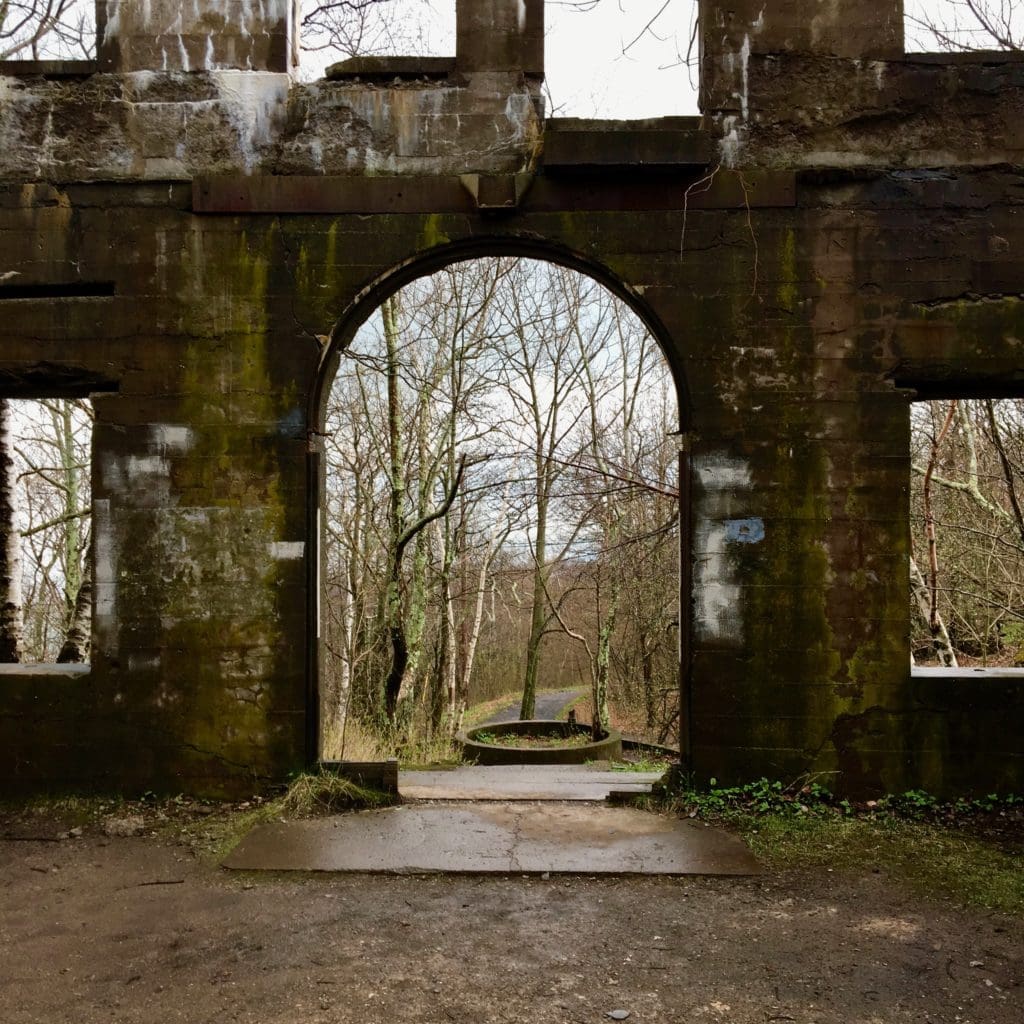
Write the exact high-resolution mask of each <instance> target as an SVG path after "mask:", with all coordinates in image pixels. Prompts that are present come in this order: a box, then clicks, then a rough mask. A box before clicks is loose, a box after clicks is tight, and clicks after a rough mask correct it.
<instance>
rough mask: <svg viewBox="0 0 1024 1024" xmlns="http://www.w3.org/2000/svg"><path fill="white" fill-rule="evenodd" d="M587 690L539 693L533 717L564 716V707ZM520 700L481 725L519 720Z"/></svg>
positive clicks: (550, 719)
mask: <svg viewBox="0 0 1024 1024" xmlns="http://www.w3.org/2000/svg"><path fill="white" fill-rule="evenodd" d="M586 692H587V691H586V690H582V689H575V690H555V691H554V692H552V693H538V694H537V699H536V701H535V702H534V708H533V717H534V718H539V719H543V720H545V721H554V720H555V719H559V718H564V717H565V716H564V715H563V714H562V709H563V708H564V707H565V706H566V704H569V703H570V702H571V701H573V700H575V699H576V698H577V697H579V696H580V695H581V694H584V693H586ZM520 706H521V705H520V702H519V701H516V702H515V704H510V705H509V706H508V707H507V708H504V709H503V710H501V711H498V712H496V713H495V714H493V715H491V717H490V718H488V719H487V720H486V721H485V722H481V723H480V724H481V725H487V724H488V723H490V722H518V721H519V708H520Z"/></svg>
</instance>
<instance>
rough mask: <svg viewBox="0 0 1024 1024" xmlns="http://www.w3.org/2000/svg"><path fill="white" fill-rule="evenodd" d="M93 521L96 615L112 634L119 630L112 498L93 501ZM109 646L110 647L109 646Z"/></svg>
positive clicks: (98, 622) (100, 625) (103, 628)
mask: <svg viewBox="0 0 1024 1024" xmlns="http://www.w3.org/2000/svg"><path fill="white" fill-rule="evenodd" d="M92 521H93V542H92V543H93V565H94V572H95V579H94V580H93V588H94V589H93V615H94V616H95V618H96V625H97V627H98V629H99V631H100V632H101V634H105V635H107V636H108V637H111V638H113V637H116V635H117V631H116V626H117V552H116V550H115V548H114V543H113V529H112V524H111V522H110V501H109V500H108V499H106V498H97V499H96V500H95V501H94V502H93V503H92ZM105 650H107V651H108V652H109V651H110V648H109V647H106V648H105Z"/></svg>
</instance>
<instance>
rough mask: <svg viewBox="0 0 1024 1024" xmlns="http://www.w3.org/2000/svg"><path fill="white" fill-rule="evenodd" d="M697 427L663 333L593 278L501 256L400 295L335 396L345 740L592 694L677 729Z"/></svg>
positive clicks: (335, 609) (443, 747)
mask: <svg viewBox="0 0 1024 1024" xmlns="http://www.w3.org/2000/svg"><path fill="white" fill-rule="evenodd" d="M677 430H678V408H677V402H676V393H675V385H674V383H673V381H672V378H671V375H670V373H669V370H668V367H667V365H666V363H665V361H664V358H663V356H662V354H661V351H660V349H659V348H658V345H657V343H656V341H655V340H654V338H653V337H652V335H651V334H650V332H649V331H648V330H647V329H646V327H645V326H644V325H643V323H642V322H641V321H640V319H639V318H638V317H637V316H636V314H635V313H634V312H633V311H632V310H631V309H630V308H629V307H628V306H626V305H625V304H624V303H623V302H621V301H620V300H619V299H617V298H616V297H615V296H614V295H612V293H610V292H609V291H607V290H606V289H605V288H604V287H603V286H601V285H600V284H598V283H597V282H596V281H594V280H593V279H592V278H589V277H587V276H585V275H583V274H580V273H578V272H576V271H573V270H568V269H566V268H563V267H559V266H555V265H553V264H549V263H545V262H540V261H536V260H530V259H520V258H494V259H479V260H472V261H468V262H464V263H458V264H453V265H451V266H449V267H447V268H445V269H444V270H442V271H440V272H438V273H436V274H434V275H432V276H430V277H425V278H421V279H419V280H417V281H415V282H413V283H412V284H410V285H408V286H406V287H405V288H403V289H401V290H400V291H399V292H397V293H396V294H394V295H393V296H392V297H391V298H389V299H388V300H387V301H385V302H384V304H383V305H382V306H381V307H380V308H379V309H378V310H377V311H376V312H375V313H374V315H373V316H371V317H370V319H369V320H368V321H367V322H366V323H365V324H364V325H363V326H362V327H361V328H360V329H359V331H358V332H357V333H356V335H355V338H354V340H353V342H352V343H351V345H350V346H349V348H348V349H347V351H346V352H345V353H344V355H343V356H342V357H341V365H340V369H339V372H338V373H337V376H336V378H335V380H334V383H333V387H332V389H331V392H330V396H329V400H328V407H327V415H326V429H325V435H326V436H325V461H326V466H327V471H326V489H325V505H324V513H323V520H324V527H325V529H324V537H323V543H324V558H323V565H324V573H325V576H324V580H323V586H322V590H321V593H322V604H321V615H322V619H321V635H322V643H323V649H322V666H323V668H322V672H321V700H322V706H321V730H320V732H321V743H322V756H323V757H324V758H325V759H327V760H349V761H372V760H378V759H379V758H381V757H386V756H393V755H395V754H396V753H397V754H398V755H400V756H401V757H402V758H404V759H406V760H412V761H427V760H436V759H439V758H442V757H444V756H450V750H451V740H452V737H453V736H454V734H455V733H456V732H457V731H458V730H459V729H460V728H461V727H463V726H467V727H468V726H470V725H474V724H478V723H479V722H481V721H486V720H488V718H489V717H490V716H491V715H493V714H494V713H496V712H498V711H501V710H505V709H511V713H512V717H513V718H518V717H520V716H522V717H524V718H534V717H538V718H545V717H557V718H560V719H563V720H564V719H565V718H566V715H567V713H568V709H569V707H570V706H573V707H574V708H575V713H576V718H577V721H578V722H580V723H590V724H593V722H594V718H595V715H596V716H597V721H598V723H599V729H601V728H602V727H605V728H606V727H607V726H608V725H609V724H610V725H611V727H613V728H620V729H621V730H623V731H624V732H626V733H627V734H629V735H635V736H637V737H640V738H645V739H648V740H650V741H652V742H656V743H661V744H668V745H670V746H675V745H676V742H677V734H678V720H679V660H678V623H679V614H678V592H679V583H678V580H679V576H678V571H679V569H678V547H677V545H678V522H679V496H678V478H677V467H678V444H677V441H676V437H675V436H674V435H675V432H676V431H677ZM552 694H555V695H557V696H554V697H553V696H552ZM539 709H545V710H543V712H542V713H538V711H539Z"/></svg>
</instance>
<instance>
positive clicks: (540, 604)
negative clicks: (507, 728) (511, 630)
mask: <svg viewBox="0 0 1024 1024" xmlns="http://www.w3.org/2000/svg"><path fill="white" fill-rule="evenodd" d="M542 473H543V469H541V468H539V467H538V470H537V479H538V481H541V480H542V479H543V477H542V475H541V474H542ZM547 519H548V510H547V498H546V495H544V494H543V493H538V495H537V536H536V538H535V541H534V546H533V602H532V606H531V609H530V636H529V639H528V640H527V641H526V675H525V676H524V678H523V699H522V702H521V703H520V706H519V717H520V718H523V719H530V718H533V716H534V714H535V712H536V707H537V674H538V670H539V666H540V648H541V642H542V641H543V639H544V628H545V626H546V625H547V597H546V584H547V578H546V576H545V573H546V572H547V566H546V565H545V562H546V560H547V527H548V523H547Z"/></svg>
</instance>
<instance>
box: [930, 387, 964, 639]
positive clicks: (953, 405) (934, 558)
mask: <svg viewBox="0 0 1024 1024" xmlns="http://www.w3.org/2000/svg"><path fill="white" fill-rule="evenodd" d="M957 404H958V403H957V402H956V401H952V402H950V403H949V412H948V413H947V414H946V419H945V422H944V423H943V424H942V429H941V430H940V431H939V433H938V434H937V435H936V437H935V440H934V441H933V442H932V450H931V455H930V457H929V459H928V468H927V470H926V472H925V475H924V491H923V497H924V532H925V537H926V538H927V541H928V571H929V576H928V597H929V600H928V615H927V617H926V621H927V623H928V628H929V629H930V630H931V633H932V636H935V635H936V634H937V632H938V629H939V552H938V542H937V539H936V536H935V514H934V512H933V511H932V486H931V485H932V474H933V473H934V472H935V464H936V462H937V461H938V457H939V448H940V447H941V446H942V442H943V441H944V440H945V438H946V434H947V433H949V428H950V427H951V426H952V425H953V417H954V416H955V415H956V410H957Z"/></svg>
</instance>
